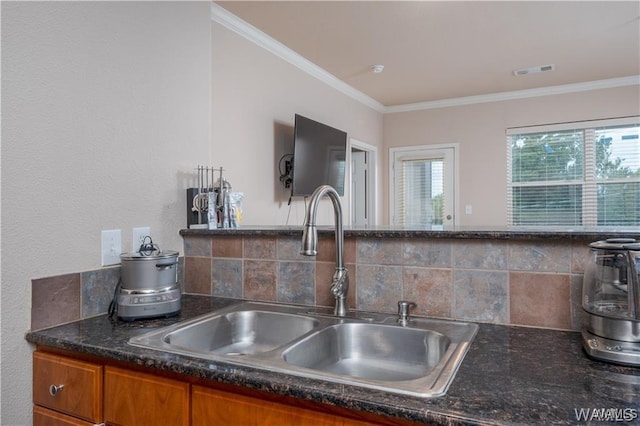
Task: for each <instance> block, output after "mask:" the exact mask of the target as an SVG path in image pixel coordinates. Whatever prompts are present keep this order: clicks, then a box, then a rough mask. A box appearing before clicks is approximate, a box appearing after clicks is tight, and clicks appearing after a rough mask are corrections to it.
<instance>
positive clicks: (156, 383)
mask: <svg viewBox="0 0 640 426" xmlns="http://www.w3.org/2000/svg"><path fill="white" fill-rule="evenodd" d="M189 408H190V404H189V384H188V383H183V382H180V381H177V380H171V379H166V378H163V377H157V376H153V375H150V374H145V373H139V372H136V371H128V370H123V369H121V368H117V367H111V366H107V367H105V377H104V417H105V422H106V423H107V424H108V425H122V426H136V425H138V426H148V425H163V426H173V425H176V426H179V425H180V426H182V425H184V426H188V424H189V411H190V409H189Z"/></svg>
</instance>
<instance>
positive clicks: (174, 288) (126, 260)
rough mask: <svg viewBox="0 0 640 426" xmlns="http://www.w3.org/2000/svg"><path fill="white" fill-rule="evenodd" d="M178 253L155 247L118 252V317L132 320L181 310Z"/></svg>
mask: <svg viewBox="0 0 640 426" xmlns="http://www.w3.org/2000/svg"><path fill="white" fill-rule="evenodd" d="M156 247H157V246H156ZM178 254H179V253H178V252H177V251H161V250H159V249H155V248H154V249H152V250H141V251H140V252H134V253H124V254H121V255H120V264H121V267H120V270H121V272H120V273H121V275H120V284H119V288H118V289H117V295H116V297H115V302H116V305H117V313H118V318H120V319H123V320H125V321H132V320H136V319H142V318H153V317H161V316H172V315H176V314H178V313H179V312H180V297H181V293H182V292H181V290H180V285H179V283H178Z"/></svg>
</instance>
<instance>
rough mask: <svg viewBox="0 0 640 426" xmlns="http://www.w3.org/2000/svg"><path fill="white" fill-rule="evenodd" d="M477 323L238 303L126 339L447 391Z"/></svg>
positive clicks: (304, 372)
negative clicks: (401, 321) (400, 319)
mask: <svg viewBox="0 0 640 426" xmlns="http://www.w3.org/2000/svg"><path fill="white" fill-rule="evenodd" d="M477 330H478V326H477V325H476V324H473V323H467V322H458V321H447V320H437V319H428V318H418V317H412V318H411V320H410V321H409V323H408V324H406V325H401V324H399V323H398V322H397V317H396V316H392V315H388V314H375V313H357V314H354V316H353V317H346V318H344V317H335V316H331V315H325V314H323V313H321V312H319V311H314V310H310V308H308V307H302V306H290V305H280V304H271V303H260V302H241V303H238V304H235V305H232V306H229V307H227V308H224V309H220V310H217V311H214V312H211V313H209V314H206V315H202V316H199V317H196V318H193V319H190V320H186V321H182V322H179V323H177V324H174V325H171V326H168V327H164V328H161V329H157V330H154V331H151V332H148V333H145V334H142V335H139V336H136V337H133V338H131V339H130V340H129V343H130V344H131V345H134V346H140V347H144V348H150V349H156V350H160V351H165V352H171V353H176V354H182V355H188V356H191V357H196V358H201V359H207V360H214V361H215V360H217V361H223V362H228V363H231V364H236V365H243V366H250V367H254V368H259V369H265V370H269V371H277V372H281V373H285V374H291V375H295V376H302V377H308V378H315V379H321V380H326V381H330V382H336V383H342V384H347V385H354V386H361V387H365V388H371V389H378V390H383V391H387V392H393V393H400V394H405V395H413V396H418V397H435V396H440V395H444V394H445V393H446V391H447V389H448V387H449V384H450V383H451V381H452V380H453V377H454V375H455V373H456V371H457V370H458V367H459V365H460V363H461V362H462V360H463V358H464V356H465V354H466V352H467V350H468V348H469V345H470V344H471V342H472V340H473V338H474V337H475V335H476V333H477Z"/></svg>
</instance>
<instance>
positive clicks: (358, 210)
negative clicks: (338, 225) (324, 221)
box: [348, 139, 377, 228]
mask: <svg viewBox="0 0 640 426" xmlns="http://www.w3.org/2000/svg"><path fill="white" fill-rule="evenodd" d="M350 145H351V147H350V149H349V154H350V161H349V174H348V176H349V180H350V182H351V185H350V186H349V214H350V219H349V221H348V222H349V223H350V224H351V226H354V227H359V228H362V227H366V226H373V225H375V224H376V161H377V160H376V155H377V149H376V147H375V146H373V145H369V144H367V143H364V142H361V141H358V140H355V139H350Z"/></svg>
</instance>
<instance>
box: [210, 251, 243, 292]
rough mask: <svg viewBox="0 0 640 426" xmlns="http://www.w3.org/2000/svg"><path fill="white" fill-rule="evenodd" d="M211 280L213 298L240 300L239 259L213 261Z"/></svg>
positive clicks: (240, 271) (240, 275)
mask: <svg viewBox="0 0 640 426" xmlns="http://www.w3.org/2000/svg"><path fill="white" fill-rule="evenodd" d="M211 279H212V283H211V284H212V290H211V293H212V294H213V295H214V296H220V297H231V298H235V299H240V298H242V260H241V259H219V258H215V259H213V263H212V266H211Z"/></svg>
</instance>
